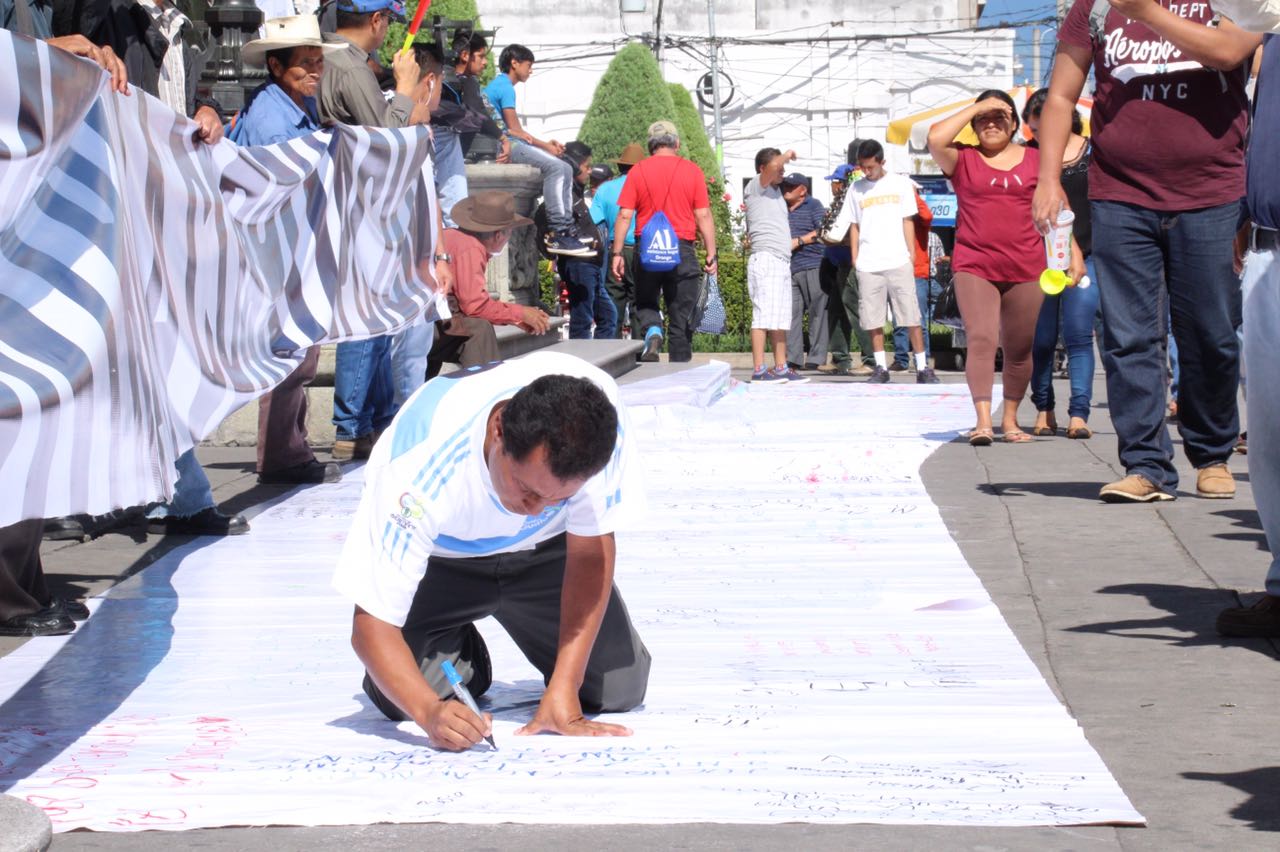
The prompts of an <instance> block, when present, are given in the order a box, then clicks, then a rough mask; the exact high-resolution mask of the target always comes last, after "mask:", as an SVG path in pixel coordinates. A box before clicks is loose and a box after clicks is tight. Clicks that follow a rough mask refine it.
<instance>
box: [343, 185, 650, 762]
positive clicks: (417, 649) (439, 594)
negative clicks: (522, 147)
mask: <svg viewBox="0 0 1280 852" xmlns="http://www.w3.org/2000/svg"><path fill="white" fill-rule="evenodd" d="M509 197H510V196H508V198H509ZM494 200H495V201H496V199H494ZM512 209H513V207H508V206H507V205H506V204H494V203H491V201H490V200H489V199H484V198H478V199H475V201H474V203H473V199H472V198H468V199H466V200H465V201H462V202H460V203H459V204H458V205H457V206H456V207H455V208H454V211H455V216H458V215H459V213H461V216H462V217H463V218H466V219H467V220H468V221H469V222H470V223H471V224H472V225H473V226H475V225H479V226H481V227H483V228H494V227H495V226H497V230H496V231H493V230H486V231H484V233H490V234H491V233H497V232H499V231H502V230H505V229H506V228H508V227H510V223H511V222H512V220H513V219H514V218H515V217H514V216H513V215H512V213H511V211H512ZM639 475H640V469H639V456H638V450H637V447H636V440H635V437H634V436H633V430H632V429H631V426H630V423H629V422H628V418H627V413H626V409H625V408H624V407H623V406H622V405H621V403H620V401H619V394H618V386H617V384H616V383H615V382H614V381H613V379H612V378H610V377H609V375H608V374H606V373H605V372H603V371H602V370H600V369H598V368H596V367H594V366H592V365H590V364H588V363H587V362H585V361H583V360H581V359H579V358H575V357H573V356H571V355H565V354H561V353H554V352H537V353H534V354H532V355H528V356H525V357H524V358H520V359H518V360H515V361H507V362H502V363H497V364H491V365H489V366H487V367H476V368H473V369H470V370H462V371H459V372H456V373H451V374H450V375H448V376H439V377H437V378H435V379H432V380H431V381H429V382H427V384H426V385H424V386H423V387H422V389H421V390H419V391H418V392H417V393H416V394H414V395H413V396H412V397H410V398H409V401H408V402H407V403H405V405H404V407H403V408H401V410H400V412H399V414H398V415H397V416H396V419H395V420H394V421H393V422H392V424H391V427H390V428H389V429H388V430H387V433H386V435H385V436H384V439H383V440H382V441H379V442H378V444H377V446H376V447H374V450H373V455H372V456H371V457H370V458H369V463H368V464H367V465H366V466H365V469H364V476H365V488H364V494H363V496H362V497H361V500H360V507H359V509H357V511H356V516H355V519H354V521H353V523H352V526H351V531H350V533H349V534H348V535H347V538H346V542H345V544H344V546H343V550H342V556H341V557H340V558H339V561H338V566H337V569H336V571H335V573H334V580H333V582H334V586H335V588H336V589H337V590H338V591H339V592H340V593H341V594H342V595H344V596H345V597H346V598H347V599H348V600H350V601H351V602H352V603H353V604H354V605H355V614H354V617H353V619H352V635H351V644H352V647H353V648H354V649H355V651H356V654H357V655H358V656H359V658H360V660H361V662H363V663H364V666H365V669H366V671H367V674H366V677H365V679H364V684H363V687H364V691H365V693H366V694H367V695H368V696H369V698H370V699H371V700H372V701H373V703H374V705H375V706H376V707H377V708H378V709H379V710H381V711H382V712H383V714H384V715H386V716H387V718H389V719H392V720H394V721H403V720H407V719H412V720H413V721H414V722H415V723H416V724H417V725H418V727H420V728H421V729H422V730H424V731H425V732H426V733H427V735H428V736H429V737H430V739H431V743H432V745H434V746H436V747H437V748H445V749H450V750H461V749H466V748H470V747H471V746H472V745H474V744H476V743H478V742H479V741H480V740H481V739H482V738H484V737H486V736H491V735H492V727H491V717H490V716H489V714H487V713H486V714H484V715H483V716H478V715H476V714H475V713H473V712H472V711H471V710H469V709H468V708H467V707H466V705H464V704H463V703H462V702H460V701H450V700H446V699H448V698H449V697H451V694H452V690H451V688H450V686H449V683H448V681H447V679H446V675H445V672H444V664H445V663H446V662H448V663H451V664H452V665H453V667H454V668H455V669H456V670H457V672H458V674H459V676H461V678H462V679H463V680H464V681H465V682H466V685H467V687H468V688H469V690H470V691H471V693H472V694H473V695H480V694H481V693H483V692H484V691H485V690H486V689H488V687H489V685H490V683H491V681H492V678H493V672H492V666H491V664H490V661H489V653H488V649H487V647H486V645H485V641H484V639H483V637H481V635H480V633H479V631H478V630H476V627H475V623H474V622H476V621H478V620H480V619H483V618H485V617H487V616H493V617H494V618H495V619H496V620H497V622H498V624H500V625H501V626H502V627H503V629H505V630H506V631H507V633H508V634H510V636H511V638H512V639H513V640H515V644H516V646H517V647H518V648H519V649H520V651H521V652H522V653H523V654H524V655H525V657H526V658H527V659H528V660H529V662H531V663H532V664H533V665H534V666H535V667H536V668H537V669H538V670H539V671H540V672H541V673H542V676H543V679H544V683H545V684H546V689H545V691H544V692H543V694H542V698H541V700H540V701H539V703H538V708H537V710H536V711H535V713H534V714H533V718H532V719H531V720H529V721H528V722H527V723H526V724H525V725H523V726H522V727H521V728H519V729H518V730H516V731H515V733H516V734H537V733H543V732H546V733H557V734H562V735H567V736H626V735H628V734H630V733H631V731H630V730H628V729H627V728H625V727H623V726H621V725H616V724H609V723H605V722H599V721H593V720H588V719H586V718H584V717H583V713H584V712H586V713H601V712H606V713H616V712H625V711H627V710H630V709H632V708H634V707H636V706H637V705H638V704H640V702H641V701H643V700H644V694H645V690H646V688H647V686H648V680H649V661H650V658H649V652H648V650H647V649H646V648H645V646H644V643H643V642H642V641H641V640H640V637H639V635H638V634H637V633H636V630H635V627H634V626H633V625H632V623H631V619H630V617H629V616H628V614H627V609H626V606H625V604H624V603H623V601H622V597H621V596H620V594H619V593H618V590H617V588H616V587H615V586H614V584H613V569H614V558H615V541H614V533H615V531H617V530H619V529H622V528H624V527H625V526H628V525H630V524H632V523H633V522H634V521H635V520H636V518H637V515H638V514H642V513H643V510H644V507H645V498H644V493H643V486H642V483H641V482H640V481H639ZM513 693H514V694H513ZM524 698H525V693H524V692H523V690H519V689H516V690H512V689H510V688H508V689H507V690H506V695H505V696H503V699H505V701H504V704H505V706H506V709H513V708H514V707H519V706H524V701H523V700H522V699H524ZM389 730H390V729H389ZM491 742H492V740H491Z"/></svg>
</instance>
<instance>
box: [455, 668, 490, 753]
mask: <svg viewBox="0 0 1280 852" xmlns="http://www.w3.org/2000/svg"><path fill="white" fill-rule="evenodd" d="M441 668H442V669H444V676H445V677H446V678H448V680H449V686H451V687H453V694H454V695H456V696H458V700H459V701H461V702H462V703H463V704H465V705H467V709H468V710H470V711H471V712H472V713H475V714H476V715H477V716H479V717H480V721H481V722H483V721H484V715H483V714H482V713H481V712H480V708H479V707H477V706H476V700H475V699H474V698H472V697H471V693H470V692H469V691H468V690H467V685H466V684H465V683H463V682H462V675H460V674H458V670H457V669H455V668H454V667H453V663H451V662H449V661H448V660H445V661H444V664H443V665H442V666H441ZM485 742H487V743H489V747H490V748H492V749H493V750H494V751H497V750H498V745H497V743H495V742H494V741H493V737H492V736H487V737H485Z"/></svg>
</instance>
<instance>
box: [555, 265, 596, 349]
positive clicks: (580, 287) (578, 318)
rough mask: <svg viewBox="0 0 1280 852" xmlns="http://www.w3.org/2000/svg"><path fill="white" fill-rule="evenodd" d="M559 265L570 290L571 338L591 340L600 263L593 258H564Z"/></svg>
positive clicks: (566, 287)
mask: <svg viewBox="0 0 1280 852" xmlns="http://www.w3.org/2000/svg"><path fill="white" fill-rule="evenodd" d="M559 266H560V277H561V278H562V279H563V280H564V284H565V289H566V290H568V291H569V339H570V340H590V339H591V326H592V325H593V324H594V323H595V317H596V304H595V300H596V289H597V286H596V285H597V281H598V278H599V272H600V265H599V264H598V263H596V262H595V261H593V260H574V259H570V258H562V259H561V260H560V263H559Z"/></svg>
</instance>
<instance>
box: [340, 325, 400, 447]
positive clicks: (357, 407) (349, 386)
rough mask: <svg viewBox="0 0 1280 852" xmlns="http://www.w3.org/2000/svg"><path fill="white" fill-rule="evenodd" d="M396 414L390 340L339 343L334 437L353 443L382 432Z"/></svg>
mask: <svg viewBox="0 0 1280 852" xmlns="http://www.w3.org/2000/svg"><path fill="white" fill-rule="evenodd" d="M395 414H396V407H395V399H394V391H393V382H392V380H391V338H390V337H388V336H386V335H383V336H382V337H371V338H369V339H368V340H357V341H355V342H352V343H339V344H338V348H337V355H336V358H335V359H334V365H333V425H334V428H335V429H336V430H337V433H336V435H335V436H334V437H335V438H336V439H337V440H339V441H354V440H355V439H356V438H363V437H364V436H365V435H371V434H373V433H374V432H380V431H382V430H383V429H385V428H387V425H388V424H389V423H390V422H391V418H393V417H395Z"/></svg>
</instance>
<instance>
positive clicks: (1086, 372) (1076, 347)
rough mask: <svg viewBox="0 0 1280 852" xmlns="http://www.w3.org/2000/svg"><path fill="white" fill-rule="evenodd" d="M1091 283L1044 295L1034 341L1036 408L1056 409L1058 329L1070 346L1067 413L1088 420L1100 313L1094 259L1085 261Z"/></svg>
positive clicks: (1034, 402) (1042, 409)
mask: <svg viewBox="0 0 1280 852" xmlns="http://www.w3.org/2000/svg"><path fill="white" fill-rule="evenodd" d="M1085 265H1086V266H1087V267H1088V270H1089V280H1090V281H1092V282H1093V283H1092V285H1091V286H1089V287H1086V288H1085V289H1083V290H1081V289H1080V288H1079V287H1068V288H1067V289H1065V290H1063V291H1062V293H1061V294H1060V295H1057V296H1045V297H1044V304H1043V305H1042V306H1041V308H1040V319H1039V320H1038V321H1037V322H1036V337H1035V342H1034V343H1032V344H1031V402H1032V403H1033V404H1034V405H1035V407H1036V411H1053V409H1054V399H1053V350H1054V349H1056V348H1057V346H1058V329H1059V328H1061V329H1062V343H1063V345H1064V346H1066V348H1067V375H1068V376H1070V377H1071V401H1070V402H1069V403H1068V404H1067V414H1068V415H1069V416H1071V417H1079V418H1081V419H1083V420H1088V419H1089V406H1090V404H1091V403H1092V402H1093V322H1094V318H1095V317H1096V316H1097V315H1098V301H1099V299H1100V296H1099V295H1098V294H1099V293H1100V292H1101V290H1102V288H1101V287H1100V286H1099V285H1098V274H1097V272H1095V271H1094V266H1093V259H1092V258H1090V259H1089V260H1087V261H1085Z"/></svg>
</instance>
